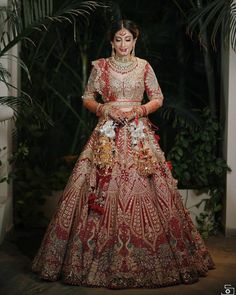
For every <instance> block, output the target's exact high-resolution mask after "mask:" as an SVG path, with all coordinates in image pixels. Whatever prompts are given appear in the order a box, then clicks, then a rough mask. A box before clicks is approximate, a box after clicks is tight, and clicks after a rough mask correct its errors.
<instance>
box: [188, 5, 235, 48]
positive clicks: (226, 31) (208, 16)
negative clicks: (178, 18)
mask: <svg viewBox="0 0 236 295" xmlns="http://www.w3.org/2000/svg"><path fill="white" fill-rule="evenodd" d="M200 22H201V25H200V26H199V23H200ZM206 29H208V30H209V32H210V39H211V44H212V46H213V48H214V49H215V48H216V36H217V34H218V32H221V34H222V37H223V40H224V42H225V44H226V45H227V44H228V41H229V40H230V42H231V46H232V48H233V50H234V51H236V3H234V1H233V0H229V1H225V0H214V1H211V2H210V3H209V4H207V5H205V6H204V7H202V8H199V9H196V10H195V11H194V12H193V13H192V14H191V16H190V18H189V23H188V29H187V31H188V32H189V33H190V34H192V33H193V32H196V31H198V37H199V40H200V41H202V34H203V32H204V31H205V30H206Z"/></svg>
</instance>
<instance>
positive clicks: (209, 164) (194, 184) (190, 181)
mask: <svg viewBox="0 0 236 295" xmlns="http://www.w3.org/2000/svg"><path fill="white" fill-rule="evenodd" d="M200 112H201V114H200V116H199V117H200V124H199V125H198V126H197V127H196V128H194V129H193V128H182V126H181V125H180V126H179V131H178V133H177V136H176V139H175V144H174V147H173V149H172V150H171V151H170V152H169V154H168V158H169V160H171V161H172V165H173V168H174V176H175V177H176V178H177V179H178V180H179V185H180V187H188V188H200V187H209V186H212V185H214V184H215V182H216V179H217V180H218V179H221V178H224V176H225V172H226V171H227V170H228V167H227V164H226V162H225V161H224V159H222V158H221V157H218V156H217V152H218V144H219V139H218V134H219V124H218V122H217V121H216V120H215V119H214V118H212V116H211V113H210V111H209V109H207V108H205V109H204V110H203V111H200Z"/></svg>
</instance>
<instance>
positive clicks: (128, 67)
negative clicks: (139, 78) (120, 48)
mask: <svg viewBox="0 0 236 295" xmlns="http://www.w3.org/2000/svg"><path fill="white" fill-rule="evenodd" d="M109 65H110V67H111V68H112V69H113V70H114V71H115V72H117V73H121V74H126V73H129V72H131V71H133V70H134V69H135V68H136V67H137V65H138V63H137V58H131V59H130V60H129V61H126V62H124V61H122V62H119V61H118V60H116V59H115V58H114V57H111V58H109Z"/></svg>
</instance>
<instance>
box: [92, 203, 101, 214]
mask: <svg viewBox="0 0 236 295" xmlns="http://www.w3.org/2000/svg"><path fill="white" fill-rule="evenodd" d="M89 208H90V209H91V210H93V211H94V212H96V213H98V214H101V215H102V214H103V213H104V208H103V207H101V206H100V205H97V204H92V205H90V206H89Z"/></svg>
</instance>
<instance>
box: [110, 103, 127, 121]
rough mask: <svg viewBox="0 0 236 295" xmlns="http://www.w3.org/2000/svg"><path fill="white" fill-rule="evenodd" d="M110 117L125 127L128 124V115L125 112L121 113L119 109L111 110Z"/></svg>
mask: <svg viewBox="0 0 236 295" xmlns="http://www.w3.org/2000/svg"><path fill="white" fill-rule="evenodd" d="M108 115H109V117H110V118H111V119H112V120H114V121H115V122H117V123H118V124H122V125H124V124H125V123H126V115H125V112H123V111H121V110H120V109H119V108H117V107H111V108H109V112H108Z"/></svg>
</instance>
